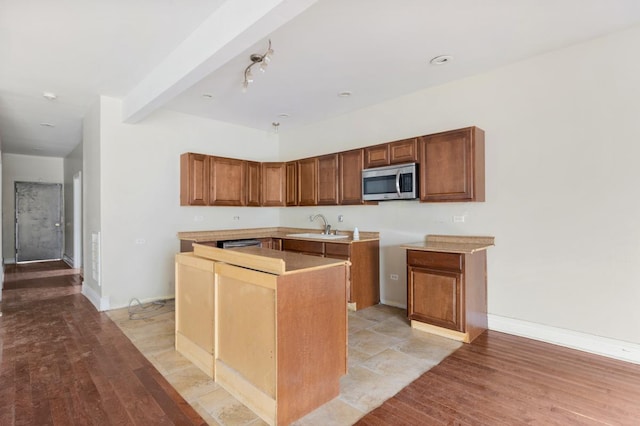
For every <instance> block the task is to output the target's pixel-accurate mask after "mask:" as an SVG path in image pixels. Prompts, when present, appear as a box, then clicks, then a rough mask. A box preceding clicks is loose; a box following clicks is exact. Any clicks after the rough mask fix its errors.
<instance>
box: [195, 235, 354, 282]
mask: <svg viewBox="0 0 640 426" xmlns="http://www.w3.org/2000/svg"><path fill="white" fill-rule="evenodd" d="M193 249H194V250H193V252H194V254H195V255H196V256H200V257H205V258H208V259H211V260H214V261H218V262H224V263H228V264H230V265H235V266H241V267H245V268H250V269H254V270H257V271H264V272H268V273H271V274H277V275H287V274H293V273H299V272H307V271H312V270H317V269H323V268H329V267H333V266H337V265H350V262H349V261H347V260H341V259H333V258H328V257H318V256H308V255H304V254H300V253H294V252H286V251H279V250H271V249H267V248H262V247H238V248H232V249H220V248H216V247H210V246H206V245H202V244H197V243H196V244H194V245H193Z"/></svg>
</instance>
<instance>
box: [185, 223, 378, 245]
mask: <svg viewBox="0 0 640 426" xmlns="http://www.w3.org/2000/svg"><path fill="white" fill-rule="evenodd" d="M320 232H321V231H320V230H319V229H317V228H313V229H308V228H287V227H281V226H280V227H273V228H243V229H220V230H211V231H189V232H178V239H180V240H187V241H194V242H196V243H199V242H207V241H224V240H242V239H252V238H287V239H297V240H307V241H322V242H327V243H342V244H350V243H354V242H355V243H357V242H358V241H371V240H379V239H380V233H378V232H366V231H360V239H359V240H354V239H353V231H338V235H346V236H347V238H337V239H324V238H310V237H293V236H290V235H289V234H301V233H314V234H320Z"/></svg>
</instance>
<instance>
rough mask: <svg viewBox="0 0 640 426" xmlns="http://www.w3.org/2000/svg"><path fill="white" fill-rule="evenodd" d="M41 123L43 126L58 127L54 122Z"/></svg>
mask: <svg viewBox="0 0 640 426" xmlns="http://www.w3.org/2000/svg"><path fill="white" fill-rule="evenodd" d="M40 125H41V126H42V127H56V125H55V124H53V123H46V122H45V123H40Z"/></svg>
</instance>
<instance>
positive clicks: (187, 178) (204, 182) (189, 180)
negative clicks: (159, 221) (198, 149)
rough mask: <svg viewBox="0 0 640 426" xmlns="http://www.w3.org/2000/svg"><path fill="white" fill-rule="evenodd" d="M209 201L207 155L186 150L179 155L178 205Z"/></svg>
mask: <svg viewBox="0 0 640 426" xmlns="http://www.w3.org/2000/svg"><path fill="white" fill-rule="evenodd" d="M208 203H209V156H207V155H204V154H194V153H191V152H186V153H184V154H182V155H181V156H180V205H181V206H206V205H207V204H208Z"/></svg>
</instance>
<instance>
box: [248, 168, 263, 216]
mask: <svg viewBox="0 0 640 426" xmlns="http://www.w3.org/2000/svg"><path fill="white" fill-rule="evenodd" d="M260 169H261V167H260V163H257V162H255V161H247V181H246V182H247V206H253V207H258V206H260V192H261V187H260V178H261V176H260V175H261V173H260Z"/></svg>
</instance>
